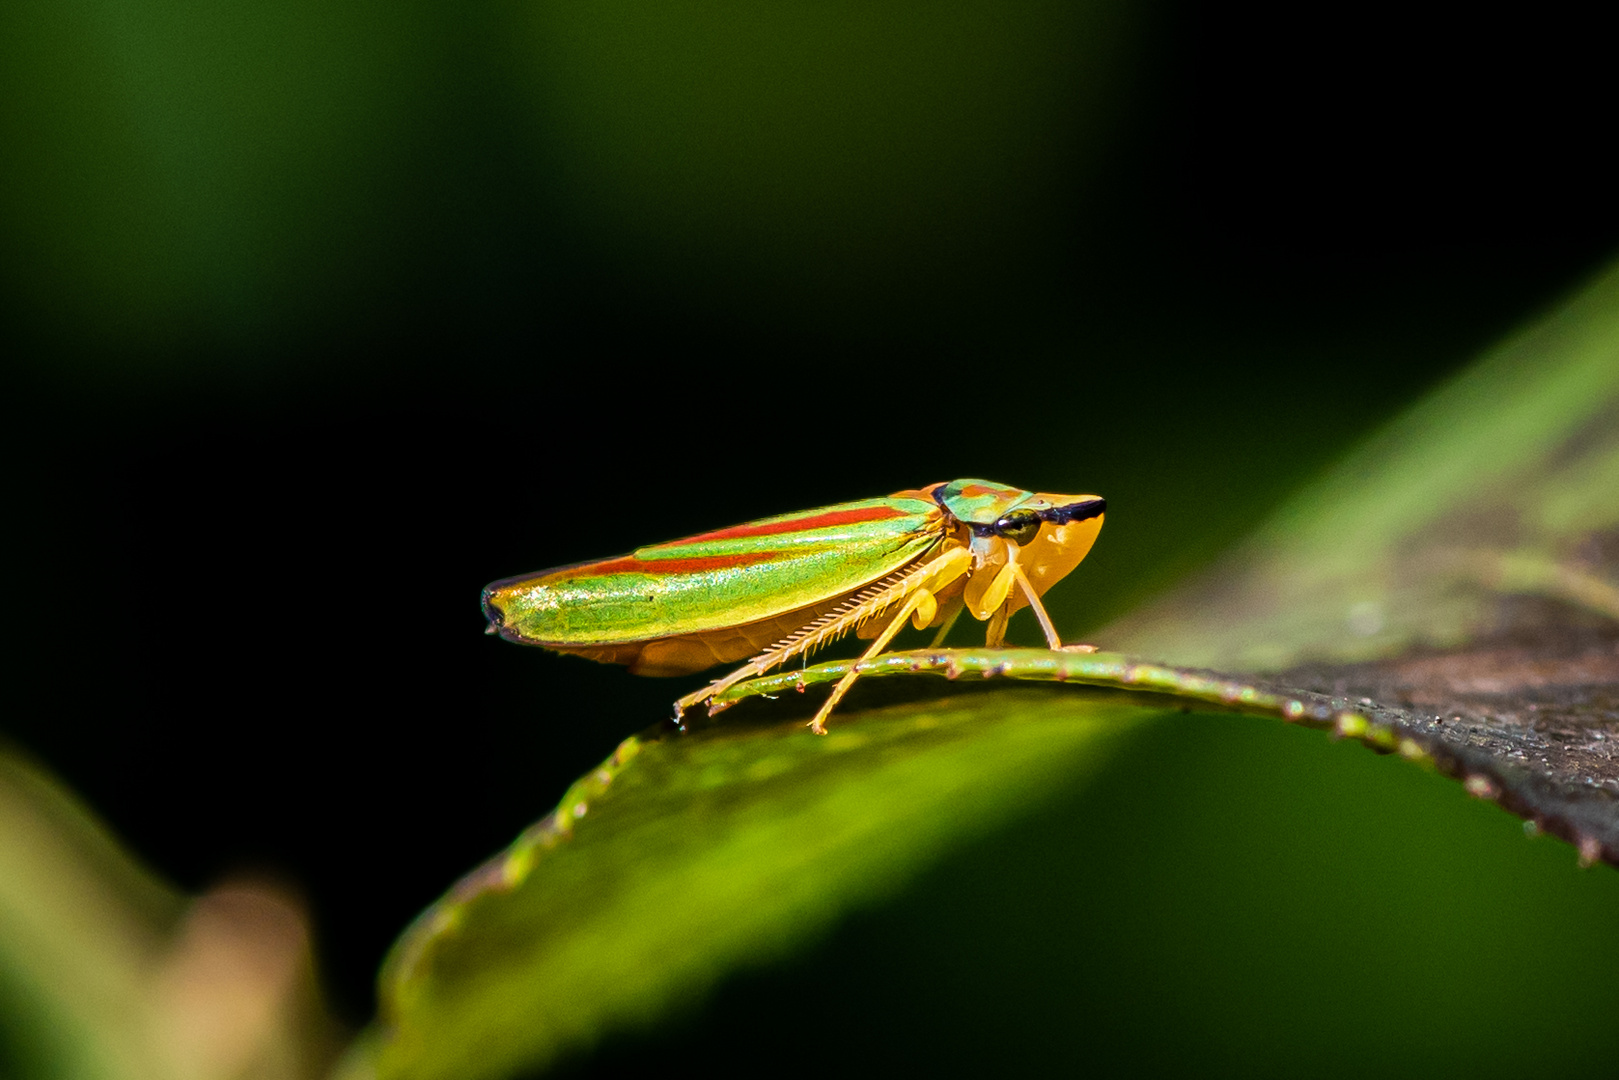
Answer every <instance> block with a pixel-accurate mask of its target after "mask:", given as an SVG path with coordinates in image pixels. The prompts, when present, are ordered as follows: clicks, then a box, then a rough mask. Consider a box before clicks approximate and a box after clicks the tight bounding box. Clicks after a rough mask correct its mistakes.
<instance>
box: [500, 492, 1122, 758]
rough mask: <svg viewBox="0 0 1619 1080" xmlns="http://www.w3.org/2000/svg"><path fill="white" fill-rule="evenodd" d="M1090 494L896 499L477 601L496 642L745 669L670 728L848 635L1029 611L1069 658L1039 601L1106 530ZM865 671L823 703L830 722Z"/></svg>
mask: <svg viewBox="0 0 1619 1080" xmlns="http://www.w3.org/2000/svg"><path fill="white" fill-rule="evenodd" d="M1105 509H1106V503H1105V502H1103V500H1102V499H1101V498H1099V497H1098V496H1095V495H1041V494H1036V493H1034V492H1030V491H1022V490H1020V489H1018V488H1011V487H1007V486H1005V485H1004V484H993V483H990V482H988V481H985V480H955V481H952V482H950V483H947V484H932V485H930V486H928V487H925V488H921V489H919V490H915V491H899V492H895V493H894V494H893V495H890V496H888V497H887V498H881V499H865V500H862V501H859V502H849V503H840V504H838V505H836V506H827V507H823V508H821V509H819V510H806V511H803V512H801V513H796V514H784V515H782V516H780V517H773V518H765V519H763V520H760V521H752V522H749V523H747V524H746V525H737V526H734V527H732V528H729V529H720V530H718V531H716V532H708V533H702V534H700V535H697V536H692V537H688V538H686V539H684V540H674V541H671V542H669V543H666V544H654V545H652V546H650V547H643V548H640V549H638V550H636V551H635V552H633V553H632V554H629V555H624V556H620V557H618V558H614V559H603V560H600V561H597V562H588V563H579V564H577V565H574V566H564V567H560V568H558V569H556V570H546V571H543V572H541V573H538V574H526V575H523V576H521V577H514V578H506V579H505V580H503V581H496V582H494V583H492V584H490V585H489V586H487V587H485V589H484V590H483V610H484V615H485V616H486V617H487V618H488V620H489V628H488V629H489V633H492V634H493V633H498V634H500V636H501V637H503V638H505V639H506V640H508V641H516V642H521V643H523V644H526V645H542V646H544V647H545V648H547V649H554V650H556V651H557V652H564V653H573V654H576V655H578V656H584V657H588V658H590V659H592V660H600V661H603V662H606V663H615V664H628V665H629V668H630V670H631V671H633V672H635V673H637V674H640V675H686V674H690V673H692V672H696V671H701V670H703V669H704V668H709V667H713V666H714V665H716V664H725V663H732V662H734V661H737V660H741V659H743V658H744V657H751V659H749V660H748V661H747V663H745V664H743V665H742V666H741V667H739V668H738V669H737V670H735V671H733V672H731V674H729V675H727V676H725V677H724V678H723V679H719V680H717V681H715V682H713V683H711V684H709V685H708V686H707V687H705V688H704V689H702V690H698V691H695V692H694V693H691V694H687V695H686V696H685V697H683V698H681V699H680V700H679V701H677V702H676V703H675V716H676V717H677V718H678V717H679V716H681V715H682V713H683V712H684V710H686V709H689V708H691V707H692V706H694V705H699V704H701V703H702V702H704V701H707V700H709V699H710V698H712V697H713V696H714V695H715V694H717V693H719V692H720V691H722V690H724V689H726V688H728V687H730V686H732V685H734V684H736V683H738V682H740V681H742V680H743V679H747V678H752V677H754V676H758V675H761V674H763V673H764V672H766V671H768V670H769V669H770V668H772V667H775V666H776V665H778V664H782V663H785V662H786V661H788V660H790V659H792V658H793V657H796V656H800V655H803V654H806V653H809V652H811V651H812V650H814V649H816V648H817V647H819V646H821V645H824V644H826V643H828V642H831V641H834V640H836V639H837V638H840V637H842V636H843V635H844V634H846V633H848V632H849V631H850V630H854V631H855V632H856V633H857V634H858V635H859V636H860V637H862V638H872V639H875V640H873V641H872V644H871V647H870V648H869V649H868V650H867V651H866V653H865V656H866V657H872V656H875V655H877V654H878V653H880V652H882V651H883V649H884V648H886V647H887V645H888V643H889V641H890V640H892V639H893V637H894V635H895V634H896V633H898V632H899V630H900V629H901V628H902V627H903V626H904V625H905V622H906V621H907V620H909V621H910V622H911V623H912V624H913V625H915V626H916V627H917V628H918V629H921V628H924V627H930V626H937V627H939V633H938V635H937V636H936V637H935V638H934V641H935V643H938V642H939V641H942V640H943V638H944V635H945V634H947V633H948V632H949V630H950V627H951V626H952V625H953V624H954V622H955V620H956V618H957V617H958V616H959V615H960V614H961V612H962V611H963V610H966V611H968V612H970V613H971V614H972V616H973V618H975V619H978V620H980V621H984V622H988V624H989V626H988V629H987V633H986V638H987V644H988V646H989V647H990V648H998V647H999V646H1000V645H1001V644H1002V642H1003V641H1004V639H1005V636H1006V620H1007V618H1008V617H1009V616H1010V615H1011V614H1012V613H1013V612H1015V611H1017V610H1018V609H1019V608H1023V607H1031V608H1033V609H1034V613H1035V616H1036V617H1037V618H1038V619H1039V620H1040V626H1041V628H1042V629H1043V630H1044V631H1045V635H1046V641H1047V642H1048V643H1049V644H1050V646H1051V647H1052V648H1053V649H1057V648H1061V647H1062V642H1061V641H1060V640H1059V639H1058V637H1057V631H1056V629H1055V628H1054V627H1053V626H1052V625H1051V618H1050V617H1049V616H1048V615H1047V614H1046V610H1045V607H1044V606H1043V605H1042V604H1041V603H1040V595H1041V594H1042V593H1044V592H1045V591H1046V589H1048V588H1050V587H1051V586H1052V585H1053V584H1055V583H1056V582H1057V581H1059V580H1061V579H1062V578H1063V577H1064V576H1066V575H1067V574H1068V572H1069V571H1071V570H1072V569H1073V568H1074V567H1075V566H1078V565H1079V562H1080V560H1081V559H1083V558H1084V557H1085V555H1086V553H1087V552H1089V551H1090V549H1091V545H1092V544H1093V543H1094V542H1095V540H1096V534H1097V532H1098V531H1100V530H1101V528H1102V514H1103V511H1104V510H1105ZM856 677H857V673H856V672H855V671H852V670H851V671H850V673H849V674H848V675H847V676H845V677H844V678H843V679H842V680H841V681H840V682H839V683H838V684H837V686H836V687H834V688H833V690H832V694H831V696H830V697H828V698H827V700H826V703H825V704H823V705H822V706H821V709H820V711H819V712H818V713H816V714H815V719H814V720H812V721H811V722H810V728H811V729H812V730H813V731H814V732H815V733H816V734H818V735H824V734H826V727H825V720H826V717H827V715H828V714H830V713H831V711H832V708H833V707H834V706H835V705H836V704H837V703H838V701H839V700H840V699H841V698H842V697H843V695H844V694H845V693H847V692H848V689H849V687H850V685H852V684H853V682H854V680H855V678H856Z"/></svg>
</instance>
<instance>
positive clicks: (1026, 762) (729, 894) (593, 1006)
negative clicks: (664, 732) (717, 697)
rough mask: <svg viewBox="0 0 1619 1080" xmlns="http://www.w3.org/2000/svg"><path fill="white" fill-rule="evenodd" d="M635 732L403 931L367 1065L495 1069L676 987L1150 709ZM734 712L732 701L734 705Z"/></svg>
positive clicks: (689, 996)
mask: <svg viewBox="0 0 1619 1080" xmlns="http://www.w3.org/2000/svg"><path fill="white" fill-rule="evenodd" d="M779 712H780V710H776V714H775V715H767V710H765V709H756V710H755V711H754V719H755V720H756V721H757V720H761V719H762V720H766V721H767V722H768V723H767V725H766V726H754V725H751V724H749V723H747V722H746V721H745V720H744V719H743V718H742V717H740V716H738V717H736V721H735V722H728V723H717V724H715V725H714V726H712V727H708V728H707V729H705V730H700V731H694V732H692V733H690V734H687V735H684V736H682V737H679V738H663V739H658V738H633V739H629V740H626V742H625V743H624V744H623V745H622V746H621V747H620V748H619V750H618V752H617V753H616V754H615V755H614V757H613V759H611V760H610V761H609V762H607V763H605V764H604V765H603V766H602V768H601V769H600V770H598V771H597V772H595V773H593V774H591V775H590V776H588V777H586V778H585V779H584V780H582V781H580V782H579V783H578V784H576V785H575V786H574V788H573V789H571V790H570V791H569V793H568V795H567V797H566V798H564V799H563V801H562V804H561V805H560V806H559V807H558V809H557V811H556V813H555V814H553V815H552V816H551V817H550V818H547V819H546V820H545V821H544V822H541V823H540V824H539V825H537V826H535V827H534V828H533V829H531V830H529V832H528V833H527V834H525V835H524V836H523V837H522V838H521V839H520V840H519V841H518V842H517V843H516V844H514V845H513V846H512V847H511V849H509V850H508V851H507V852H506V853H505V854H504V855H502V856H501V857H500V858H498V859H496V860H495V861H493V862H491V863H490V864H488V865H487V866H485V867H484V868H483V869H482V870H480V871H478V872H476V873H474V874H473V875H472V876H471V877H469V878H468V879H467V880H466V881H464V882H463V883H462V884H461V885H460V886H459V887H458V888H457V890H456V891H455V892H454V893H452V894H451V896H449V897H447V898H446V899H445V900H444V901H442V902H441V903H440V904H439V905H437V906H435V907H434V908H433V909H431V910H430V911H428V912H427V913H426V914H425V915H424V916H423V917H422V919H421V921H419V922H418V923H417V925H416V926H415V927H413V928H412V929H411V931H410V932H409V933H408V934H406V936H405V938H404V939H403V940H402V941H401V943H400V945H399V946H398V947H397V948H396V950H395V952H394V954H393V956H392V957H391V958H390V960H389V963H388V966H387V968H386V970H385V972H384V975H383V988H384V994H385V1001H384V1010H383V1015H382V1017H381V1022H382V1027H381V1033H380V1034H378V1035H377V1036H375V1042H374V1050H375V1054H376V1058H375V1066H376V1069H377V1072H378V1073H379V1074H380V1075H383V1076H399V1077H404V1076H409V1077H424V1078H425V1077H435V1076H446V1077H447V1076H456V1077H475V1076H498V1075H504V1074H507V1073H509V1072H511V1071H513V1070H515V1069H516V1068H518V1067H519V1066H524V1065H537V1064H543V1063H545V1062H547V1061H549V1060H552V1059H554V1058H555V1056H556V1055H557V1054H559V1053H560V1052H562V1051H563V1050H565V1049H568V1048H571V1047H580V1046H583V1045H586V1044H588V1042H589V1041H591V1040H593V1039H594V1038H596V1037H597V1036H599V1035H600V1034H601V1033H603V1032H604V1031H606V1030H608V1029H609V1028H610V1027H613V1026H615V1025H619V1024H626V1023H633V1022H635V1021H637V1020H641V1019H644V1018H647V1017H650V1016H656V1015H658V1014H660V1013H661V1012H662V1011H664V1010H666V1009H668V1008H670V1007H673V1006H677V1005H679V1004H682V1003H688V1002H690V1001H692V1000H693V999H694V998H696V997H697V996H698V995H700V994H701V993H702V992H703V991H704V990H705V989H706V988H707V987H708V986H709V984H711V983H712V982H713V981H714V980H715V979H716V978H717V977H718V976H719V975H721V974H723V973H724V972H726V971H728V970H730V969H731V968H733V967H735V966H736V965H738V964H744V963H758V962H760V961H762V960H764V959H768V958H771V957H773V956H775V955H778V954H779V953H781V952H782V951H783V950H784V949H785V948H787V947H788V946H790V945H793V944H796V943H798V942H800V941H801V940H802V939H803V938H804V937H806V936H807V935H811V934H814V933H816V932H818V931H820V930H822V929H824V928H825V927H826V925H827V924H828V922H829V921H831V920H832V919H834V918H835V917H837V916H838V915H839V914H841V913H842V912H843V911H844V910H845V909H847V908H848V907H849V906H850V905H854V904H869V903H872V902H874V901H875V900H877V899H879V898H881V897H882V896H883V895H884V894H886V893H887V892H889V891H890V890H892V889H894V888H895V887H896V886H898V885H899V884H901V883H902V882H903V881H905V880H906V878H907V877H908V876H909V875H910V874H912V873H913V872H914V871H915V870H916V869H917V868H919V867H920V866H922V865H925V864H926V863H927V862H928V861H930V860H931V859H933V858H935V857H937V855H938V854H939V853H940V852H941V851H942V850H944V849H945V848H946V847H947V846H949V845H952V844H956V843H959V842H961V841H962V840H964V839H967V838H970V837H974V836H977V835H979V834H981V833H983V832H984V831H985V830H987V829H990V828H992V827H994V826H995V825H998V824H1000V823H1002V822H1004V821H1006V820H1007V819H1008V818H1009V817H1012V816H1014V815H1016V814H1018V813H1021V812H1026V811H1027V810H1029V809H1030V808H1031V807H1033V806H1035V805H1037V804H1038V803H1039V802H1040V801H1041V800H1042V799H1044V798H1046V797H1047V796H1048V795H1049V793H1050V792H1052V791H1053V790H1054V789H1055V788H1056V786H1057V785H1058V784H1059V783H1070V784H1071V783H1073V782H1075V781H1076V780H1078V779H1080V778H1082V777H1083V776H1084V775H1085V774H1087V773H1088V772H1091V771H1093V770H1095V769H1097V768H1098V767H1100V766H1101V765H1102V763H1103V762H1104V761H1105V760H1106V758H1107V756H1108V754H1109V752H1110V751H1111V749H1112V748H1113V747H1114V746H1115V745H1116V744H1117V743H1118V741H1119V737H1120V735H1121V734H1122V733H1123V732H1124V731H1126V730H1127V729H1128V728H1129V726H1130V725H1131V724H1132V723H1135V722H1139V721H1140V720H1142V719H1144V718H1145V717H1146V716H1147V715H1148V714H1147V713H1144V712H1143V711H1142V710H1140V709H1135V708H1131V707H1129V706H1120V705H1117V704H1098V703H1092V702H1089V701H1084V700H1079V699H1076V698H1074V697H1061V696H1050V695H1045V694H1041V693H1038V692H1028V691H1024V692H1016V693H1002V694H997V695H995V696H994V697H993V698H986V697H983V696H978V695H972V696H961V695H958V696H954V697H947V698H944V699H934V700H929V701H925V702H917V703H912V704H907V705H899V706H894V707H890V708H886V709H879V710H875V711H870V712H866V713H863V714H853V713H850V714H839V715H837V716H836V717H835V722H836V724H837V727H836V728H835V730H834V732H833V734H832V735H831V736H830V737H828V738H824V739H821V738H816V737H814V736H812V735H810V734H808V732H807V731H806V730H805V728H804V725H803V718H802V717H801V716H797V717H795V718H794V719H791V720H787V721H781V720H779V719H777V716H779ZM730 719H731V717H729V716H728V717H727V720H728V721H729V720H730Z"/></svg>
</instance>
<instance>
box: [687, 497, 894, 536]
mask: <svg viewBox="0 0 1619 1080" xmlns="http://www.w3.org/2000/svg"><path fill="white" fill-rule="evenodd" d="M914 515H915V511H914V510H901V509H899V508H898V507H894V506H862V507H860V508H859V509H857V510H833V511H830V512H828V513H825V514H816V515H814V516H813V517H801V518H793V519H791V520H789V521H770V522H764V523H761V524H754V525H732V526H731V527H730V528H729V529H719V530H716V531H715V532H706V533H698V534H697V535H696V536H688V537H687V538H686V539H685V540H683V541H680V542H681V543H687V542H692V541H697V540H739V539H742V538H744V537H749V536H777V535H779V534H781V533H789V532H798V531H799V530H801V529H826V528H832V527H834V526H837V525H856V524H859V523H860V522H863V521H888V520H889V519H891V518H897V517H913V516H914Z"/></svg>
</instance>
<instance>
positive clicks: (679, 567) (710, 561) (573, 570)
mask: <svg viewBox="0 0 1619 1080" xmlns="http://www.w3.org/2000/svg"><path fill="white" fill-rule="evenodd" d="M781 557H782V552H779V551H749V552H745V553H741V554H737V555H704V556H700V557H693V558H689V559H637V558H636V557H635V556H634V555H625V556H624V557H623V558H619V559H603V560H602V561H601V562H593V563H584V564H582V565H580V566H570V567H568V568H567V569H566V570H559V571H557V572H556V573H554V574H547V575H546V577H547V578H549V579H550V580H552V581H561V580H566V579H568V578H579V577H607V576H608V575H610V574H648V575H651V576H652V577H663V576H666V575H668V574H703V573H707V572H708V571H710V570H731V569H734V568H735V567H738V566H752V565H753V564H754V563H761V562H768V561H770V560H771V559H779V558H781Z"/></svg>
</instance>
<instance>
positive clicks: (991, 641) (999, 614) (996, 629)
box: [984, 604, 1012, 649]
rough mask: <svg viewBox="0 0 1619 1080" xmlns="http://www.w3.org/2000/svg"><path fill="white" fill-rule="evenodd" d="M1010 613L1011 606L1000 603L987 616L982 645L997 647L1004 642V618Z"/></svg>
mask: <svg viewBox="0 0 1619 1080" xmlns="http://www.w3.org/2000/svg"><path fill="white" fill-rule="evenodd" d="M1011 615H1012V611H1011V608H1010V607H1008V606H1007V605H1006V604H1002V605H1001V606H1000V607H998V608H996V609H995V613H994V614H993V615H991V616H990V617H989V626H988V627H987V628H986V629H985V630H984V647H985V648H986V649H999V648H1000V647H1001V646H1002V645H1005V644H1006V620H1007V619H1009V618H1010V617H1011Z"/></svg>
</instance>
